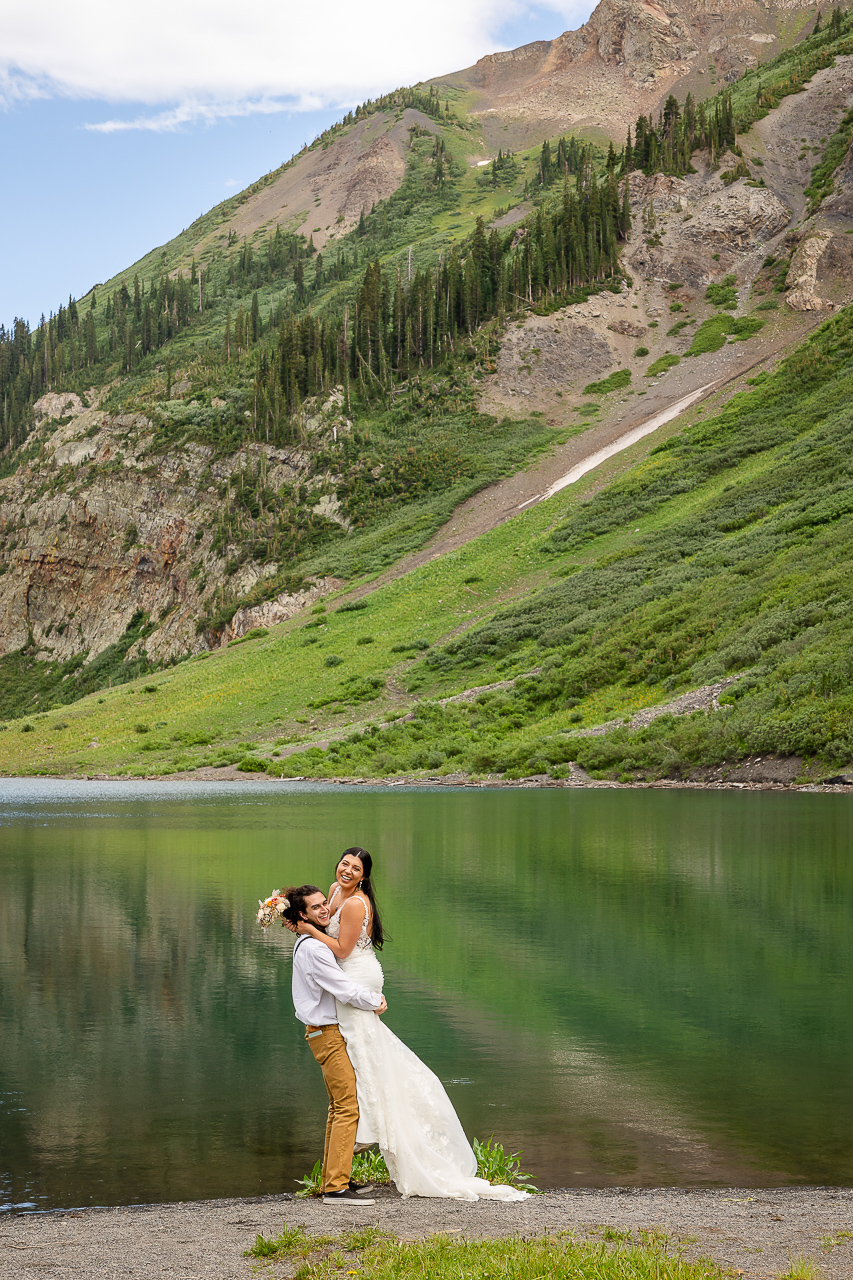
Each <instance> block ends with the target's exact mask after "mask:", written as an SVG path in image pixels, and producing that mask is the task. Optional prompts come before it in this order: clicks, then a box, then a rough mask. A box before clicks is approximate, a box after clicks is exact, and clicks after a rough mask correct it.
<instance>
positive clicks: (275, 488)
mask: <svg viewBox="0 0 853 1280" xmlns="http://www.w3.org/2000/svg"><path fill="white" fill-rule="evenodd" d="M339 408H340V404H339V400H338V399H337V398H336V397H334V396H333V397H332V399H331V401H330V402H329V403H328V404H327V406H326V408H325V410H324V412H323V413H321V414H319V415H318V416H317V417H316V418H315V419H313V420H311V428H310V430H309V433H308V438H309V440H310V438H311V436H312V435H313V436H314V437H316V436H318V435H323V434H330V433H332V432H333V431H334V430H335V429H340V430H346V429H347V426H348V424H347V422H346V420H345V419H343V418H342V417H341V415H340V413H339ZM36 413H37V416H38V417H40V418H41V425H40V427H39V428H38V429H37V431H36V432H35V434H34V436H33V437H31V441H30V447H29V450H28V452H29V454H30V459H29V461H28V463H27V464H26V465H24V466H22V467H21V468H20V469H19V470H18V471H16V472H15V474H14V475H12V476H11V477H9V478H7V479H5V480H2V481H0V531H2V535H3V542H4V551H3V558H2V564H0V656H2V655H3V654H5V653H9V652H11V651H14V650H16V649H20V648H22V647H24V646H25V645H29V646H32V647H33V648H34V649H35V650H36V652H37V656H38V657H39V658H40V659H42V660H48V659H49V660H54V661H64V660H66V659H68V658H70V657H73V656H75V655H77V654H80V653H88V654H90V655H91V656H94V655H95V654H97V653H100V652H101V651H102V650H104V649H105V648H106V647H107V646H108V645H111V644H115V643H116V642H117V641H118V640H119V639H120V638H121V636H122V635H124V633H125V631H126V629H127V627H128V624H129V623H130V621H131V619H132V618H133V617H134V616H135V615H136V614H138V613H140V612H142V613H144V614H146V615H148V617H149V618H150V621H151V623H152V624H153V630H152V632H151V634H149V635H148V636H147V637H146V639H145V641H144V648H145V651H146V652H147V654H148V657H149V658H150V659H151V660H152V661H168V660H170V659H173V658H175V657H178V656H180V655H182V654H185V653H187V652H192V651H197V650H199V649H205V648H210V647H212V646H215V645H216V644H219V643H226V642H227V641H228V640H230V639H233V638H234V637H235V636H238V635H241V634H243V632H244V631H245V630H248V629H249V628H250V627H251V626H256V625H258V621H257V620H256V619H255V617H254V614H253V612H252V611H251V610H248V611H245V610H244V611H243V616H242V617H240V616H239V615H238V616H237V617H236V618H234V619H232V620H231V622H230V624H229V625H227V626H226V627H225V629H224V630H223V629H222V627H218V628H215V629H214V630H212V631H207V632H202V633H201V634H197V631H196V627H197V623H198V621H199V619H200V618H204V617H205V616H209V615H210V614H211V613H212V612H213V611H215V607H216V603H217V599H218V596H217V588H218V587H219V585H220V584H222V583H224V582H227V583H228V587H229V594H230V595H235V594H237V595H238V594H240V593H246V592H249V591H250V590H251V589H252V588H253V587H255V586H256V584H258V583H259V582H261V581H263V580H273V579H274V576H275V574H276V571H277V566H276V564H274V563H265V562H264V561H263V560H262V559H258V558H257V557H255V556H252V555H249V556H240V554H239V552H240V546H239V542H240V539H241V536H242V537H246V538H249V537H251V536H252V535H253V534H254V533H256V532H257V530H258V527H259V521H260V524H262V523H263V521H262V518H261V517H260V516H259V517H258V519H256V520H253V519H252V517H251V514H250V513H247V512H246V510H245V503H242V504H241V503H240V502H239V500H238V499H239V495H240V492H241V490H243V491H244V490H245V486H246V485H247V484H249V483H251V481H252V478H254V479H255V480H256V481H259V482H262V487H263V490H264V491H266V492H268V493H269V492H272V493H276V492H279V491H280V490H282V489H283V488H286V489H287V490H288V491H292V489H293V487H294V485H296V484H302V485H303V486H305V495H304V500H305V501H306V502H307V503H308V504H311V503H312V502H313V503H314V508H315V510H318V511H322V512H323V515H322V516H321V517H319V518H323V519H327V518H328V517H330V516H331V517H332V518H334V515H335V512H334V505H335V504H334V497H333V495H331V494H330V493H329V489H330V488H333V479H334V478H333V477H329V476H325V475H318V474H315V473H314V471H313V469H312V459H311V451H310V448H309V447H298V448H297V447H293V448H289V449H283V448H274V447H272V446H269V445H265V444H262V443H258V444H253V445H251V446H248V447H246V448H243V449H241V450H239V451H238V452H237V453H233V454H230V455H226V456H222V455H221V454H219V453H217V451H216V450H215V449H214V448H213V447H212V446H210V445H202V444H199V443H197V442H194V441H192V440H185V441H183V442H179V443H177V444H174V445H171V446H170V447H168V448H163V447H162V445H160V444H158V441H157V437H156V432H155V430H154V427H153V425H152V423H151V422H150V421H149V420H148V419H147V418H146V417H144V416H143V415H141V414H105V413H103V412H101V411H100V410H98V409H85V408H83V405H82V402H81V401H80V399H79V398H78V397H76V396H59V397H57V396H55V395H51V396H49V397H48V396H46V397H43V398H42V400H40V401H38V402H37V405H36ZM57 413H61V414H62V415H63V417H62V418H60V425H59V426H57V425H56V421H55V418H56V414H57ZM66 419H67V420H66ZM235 504H236V506H235ZM229 513H230V514H229ZM226 521H228V526H227V527H226V524H225V522H226ZM323 589H324V585H323V583H322V582H321V583H320V584H313V585H312V586H307V587H306V590H305V591H304V592H297V593H295V594H294V593H293V592H282V593H281V599H280V601H279V604H278V612H277V613H276V607H275V606H276V602H275V600H273V601H267V602H265V603H266V606H267V608H268V609H272V612H273V613H275V614H276V620H277V621H280V620H281V617H284V616H288V613H287V611H288V610H290V611H291V612H292V611H293V610H294V609H295V608H297V607H302V605H303V604H304V603H306V602H307V601H310V600H312V599H314V598H315V597H316V595H317V594H318V592H322V590H323ZM325 589H328V588H325ZM270 616H272V614H271V615H270ZM136 647H137V648H139V646H138V645H137V646H136Z"/></svg>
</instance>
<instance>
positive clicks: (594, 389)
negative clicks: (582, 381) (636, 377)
mask: <svg viewBox="0 0 853 1280" xmlns="http://www.w3.org/2000/svg"><path fill="white" fill-rule="evenodd" d="M630 383H631V370H630V369H616V370H614V372H613V373H611V374H610V375H609V377H607V378H602V380H601V382H588V383H587V385H586V386H585V387H584V389H583V394H584V395H585V396H604V395H607V393H608V392H609V391H621V389H622V388H623V387H627V386H629V385H630Z"/></svg>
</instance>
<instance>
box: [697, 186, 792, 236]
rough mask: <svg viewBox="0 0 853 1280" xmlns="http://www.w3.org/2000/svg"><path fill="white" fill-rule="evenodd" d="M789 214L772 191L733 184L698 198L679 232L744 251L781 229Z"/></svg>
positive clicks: (786, 222)
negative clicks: (690, 215) (703, 197)
mask: <svg viewBox="0 0 853 1280" xmlns="http://www.w3.org/2000/svg"><path fill="white" fill-rule="evenodd" d="M790 216H791V215H790V210H789V209H786V208H785V206H784V205H783V204H782V201H781V200H780V199H779V198H778V197H777V196H775V195H774V194H773V192H772V191H770V190H768V189H767V188H765V187H747V186H744V185H742V184H740V183H736V184H735V185H733V186H731V187H728V188H724V189H723V190H720V191H716V192H714V193H713V194H712V195H709V196H707V197H706V198H705V199H704V200H701V201H699V202H698V203H697V205H696V207H695V211H694V213H693V216H692V219H691V221H690V222H689V223H687V224H686V225H685V228H684V232H683V234H684V237H685V238H686V239H687V240H692V241H695V242H698V243H700V244H704V245H713V246H714V248H719V247H720V246H725V247H726V248H727V249H729V250H730V251H735V252H739V253H747V252H749V251H750V250H751V249H754V248H756V246H757V245H762V244H764V243H765V242H766V241H767V240H770V239H772V238H773V236H775V235H777V234H778V233H779V232H780V231H782V230H783V229H784V228H785V227H786V226H787V225H788V220H789V218H790Z"/></svg>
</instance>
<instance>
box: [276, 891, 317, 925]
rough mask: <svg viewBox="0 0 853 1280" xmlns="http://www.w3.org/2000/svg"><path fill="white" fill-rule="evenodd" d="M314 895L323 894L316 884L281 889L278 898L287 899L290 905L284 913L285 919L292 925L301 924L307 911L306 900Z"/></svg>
mask: <svg viewBox="0 0 853 1280" xmlns="http://www.w3.org/2000/svg"><path fill="white" fill-rule="evenodd" d="M312 893H323V890H322V889H318V888H317V886H316V884H301V885H299V886H298V887H296V886H291V887H290V888H289V889H279V891H278V896H279V897H280V898H287V900H288V901H289V903H290V906H289V907H287V908H286V910H284V911H283V912H282V915H283V916H284V919H285V920H289V921H290V923H291V924H299V921H300V920H301V919H302V912H303V911H304V910H305V899H306V898H310V897H311V895H312ZM324 896H325V895H324Z"/></svg>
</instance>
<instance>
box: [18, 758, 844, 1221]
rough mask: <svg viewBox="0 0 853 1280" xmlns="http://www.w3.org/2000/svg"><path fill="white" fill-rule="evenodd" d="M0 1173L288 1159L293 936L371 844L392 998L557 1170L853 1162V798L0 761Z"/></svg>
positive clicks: (244, 1179) (712, 1176)
mask: <svg viewBox="0 0 853 1280" xmlns="http://www.w3.org/2000/svg"><path fill="white" fill-rule="evenodd" d="M0 826H2V831H3V853H2V857H0V1035H2V1047H0V1115H2V1166H3V1168H4V1169H5V1170H8V1179H7V1182H8V1185H3V1184H0V1202H5V1203H26V1202H32V1203H35V1204H40V1205H41V1204H45V1205H49V1204H60V1205H68V1204H83V1203H92V1202H94V1203H104V1204H106V1203H123V1202H138V1201H157V1200H167V1199H194V1198H201V1197H208V1196H217V1195H255V1194H260V1193H268V1192H274V1191H280V1190H288V1189H292V1188H293V1185H294V1183H293V1179H294V1178H296V1177H299V1176H301V1174H302V1173H304V1172H305V1170H306V1169H308V1168H309V1167H310V1166H311V1165H312V1164H313V1162H314V1159H315V1158H316V1156H317V1154H318V1147H319V1141H320V1137H321V1131H322V1114H323V1109H324V1091H323V1086H322V1080H321V1078H320V1075H319V1072H317V1070H316V1067H315V1064H314V1062H313V1059H311V1058H310V1055H308V1054H306V1052H305V1046H304V1043H303V1041H302V1039H301V1032H300V1028H299V1025H298V1024H297V1023H296V1022H295V1019H294V1018H293V1012H292V1006H291V1003H290V964H289V953H290V945H291V939H290V935H289V934H287V932H286V931H284V930H278V929H271V930H269V931H268V932H267V933H265V934H264V933H262V932H261V930H260V929H258V927H257V926H256V925H255V924H254V910H255V904H256V902H257V899H258V897H260V896H262V895H265V894H266V893H268V892H269V891H270V890H271V889H272V888H274V887H277V886H278V885H279V884H281V883H284V882H294V881H302V880H310V881H315V882H317V883H319V884H321V885H323V887H324V888H325V886H326V885H327V884H328V882H329V880H330V878H331V873H332V868H333V865H334V861H335V855H336V854H337V853H338V852H339V851H340V850H341V849H343V848H344V847H346V846H348V845H350V844H353V843H358V844H363V845H364V846H365V847H367V848H369V849H371V851H372V852H373V853H374V855H375V857H376V860H377V872H378V875H377V883H378V890H379V893H380V900H381V902H382V905H383V907H384V911H385V915H386V916H387V918H388V926H389V932H390V933H391V935H392V939H393V941H392V942H391V943H390V944H389V946H388V947H387V948H386V951H385V953H384V954H383V964H384V966H385V969H386V973H387V975H388V989H387V990H388V997H389V1005H390V1012H389V1015H388V1018H389V1025H391V1026H392V1028H393V1029H394V1030H395V1031H396V1032H397V1033H398V1034H399V1035H401V1036H402V1037H403V1039H404V1040H406V1041H407V1042H408V1043H409V1044H411V1046H412V1048H413V1049H415V1051H416V1052H417V1053H419V1054H420V1055H421V1056H422V1057H423V1058H424V1059H425V1060H426V1061H428V1062H429V1063H430V1065H431V1066H433V1067H434V1068H435V1069H436V1070H437V1072H438V1074H439V1075H440V1076H441V1077H442V1078H443V1079H444V1080H445V1081H446V1082H448V1088H449V1091H450V1093H451V1096H452V1097H453V1100H454V1103H455V1105H456V1106H457V1108H458V1110H459V1112H460V1115H461V1117H462V1120H463V1123H464V1124H465V1126H466V1128H467V1130H468V1132H469V1133H470V1134H477V1135H480V1136H483V1137H486V1136H488V1134H489V1133H492V1132H494V1133H495V1135H496V1136H497V1137H498V1139H499V1140H501V1141H503V1142H505V1143H506V1144H508V1145H509V1146H511V1147H512V1148H513V1149H515V1148H516V1147H519V1146H521V1147H523V1149H524V1152H525V1164H526V1165H527V1166H528V1167H530V1168H532V1169H534V1170H535V1171H536V1172H537V1173H538V1174H539V1176H540V1180H541V1182H542V1184H543V1185H614V1184H616V1185H625V1184H638V1185H654V1184H661V1183H670V1182H674V1183H682V1184H685V1183H687V1184H697V1183H703V1182H704V1183H708V1182H711V1183H715V1182H716V1183H721V1182H722V1183H732V1182H739V1183H741V1184H743V1183H747V1184H753V1185H756V1184H765V1185H766V1184H768V1183H777V1182H800V1181H804V1182H816V1183H845V1184H850V1183H851V1182H853V1157H851V1137H853V1103H851V1099H850V1091H849V1079H850V1072H849V1063H850V1062H851V1061H853V1031H852V1030H851V1026H850V1019H849V1009H850V1007H851V995H852V994H853V913H851V906H853V855H852V854H851V850H852V849H853V841H851V834H853V806H851V804H850V801H849V799H848V798H846V797H824V796H807V795H784V794H775V793H774V794H757V795H756V794H750V795H739V794H731V793H719V792H717V793H708V794H703V793H696V792H689V793H682V792H667V791H648V792H634V791H631V792H608V791H604V792H602V791H592V792H588V793H585V792H577V791H547V792H538V793H537V792H530V791H506V790H504V791H497V792H488V791H473V792H472V791H460V792H449V791H444V790H442V791H441V792H439V793H436V792H427V791H424V792H410V791H407V792H405V793H402V792H400V791H394V792H391V793H389V792H386V791H368V790H365V789H362V788H358V789H356V788H353V789H351V790H343V789H338V788H323V787H311V788H304V789H303V788H297V787H288V786H286V785H282V784H273V785H269V786H260V787H248V786H243V785H239V784H238V785H236V786H233V787H229V786H221V785H213V786H209V787H205V786H204V785H194V786H182V785H181V784H165V785H160V784H156V785H152V784H128V785H123V784H85V783H53V782H51V783H44V782H26V783H21V782H3V783H0Z"/></svg>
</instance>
